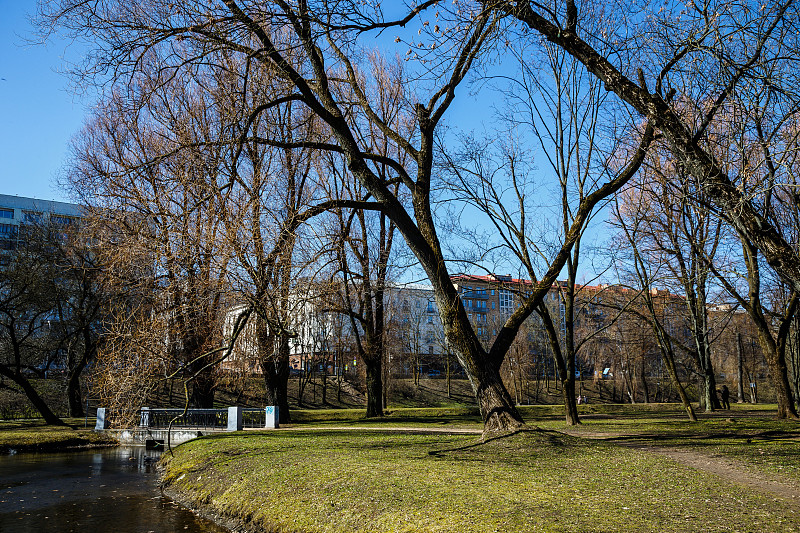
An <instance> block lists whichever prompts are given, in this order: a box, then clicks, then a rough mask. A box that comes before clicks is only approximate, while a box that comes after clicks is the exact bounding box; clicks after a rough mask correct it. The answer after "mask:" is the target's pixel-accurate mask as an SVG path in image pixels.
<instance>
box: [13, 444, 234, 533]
mask: <svg viewBox="0 0 800 533" xmlns="http://www.w3.org/2000/svg"><path fill="white" fill-rule="evenodd" d="M159 456H160V452H157V451H152V450H145V449H144V447H123V448H107V449H102V450H92V451H81V452H70V453H61V454H19V455H9V456H0V532H2V533H29V532H30V533H44V532H47V533H51V532H52V533H61V532H70V531H73V532H81V533H84V532H85V533H103V532H107V531H108V532H111V531H113V532H119V533H139V532H141V533H149V532H152V533H162V532H164V533H166V532H169V533H172V532H175V531H186V532H190V533H197V532H209V533H222V532H224V531H226V530H225V529H223V528H220V527H218V526H216V525H215V524H213V523H211V522H209V521H207V520H205V519H203V518H200V517H198V516H196V515H195V514H193V513H192V512H191V511H189V510H186V509H184V508H182V507H180V506H178V505H177V504H175V503H174V502H172V501H171V500H170V499H169V498H165V497H163V496H162V495H161V493H160V491H159V488H158V474H157V472H156V467H155V464H156V462H157V461H158V459H159Z"/></svg>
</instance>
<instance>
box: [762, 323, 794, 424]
mask: <svg viewBox="0 0 800 533" xmlns="http://www.w3.org/2000/svg"><path fill="white" fill-rule="evenodd" d="M758 333H759V334H758V340H759V342H760V344H761V349H762V350H763V352H764V356H765V359H766V360H767V364H768V365H769V375H770V379H771V380H772V385H773V387H775V397H776V400H777V402H778V412H777V417H778V418H781V419H786V418H797V417H798V416H797V409H795V406H794V401H792V388H791V385H790V384H789V369H788V368H787V365H786V345H785V343H781V345H779V344H777V343H776V342H775V341H774V339H773V338H772V335H771V334H770V333H769V332H767V331H765V330H763V329H762V328H759V330H758Z"/></svg>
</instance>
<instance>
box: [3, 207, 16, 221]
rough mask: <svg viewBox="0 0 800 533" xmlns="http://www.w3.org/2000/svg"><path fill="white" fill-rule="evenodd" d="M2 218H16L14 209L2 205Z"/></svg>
mask: <svg viewBox="0 0 800 533" xmlns="http://www.w3.org/2000/svg"><path fill="white" fill-rule="evenodd" d="M0 218H12V219H13V218H14V210H13V209H6V208H5V207H0Z"/></svg>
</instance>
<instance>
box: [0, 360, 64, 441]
mask: <svg viewBox="0 0 800 533" xmlns="http://www.w3.org/2000/svg"><path fill="white" fill-rule="evenodd" d="M0 374H2V375H3V376H6V377H7V378H9V379H10V380H11V381H13V382H14V383H16V384H17V385H19V386H20V388H22V392H24V393H25V396H27V397H28V400H29V401H30V402H31V403H32V404H33V407H34V408H36V410H37V411H39V414H41V415H42V418H44V421H45V423H46V424H50V425H53V426H63V425H65V424H64V422H63V421H62V420H61V419H60V418H58V417H57V416H56V415H55V413H53V411H52V410H51V409H50V407H48V406H47V404H46V403H45V401H44V400H43V399H42V397H41V396H39V393H38V392H36V389H34V388H33V385H31V383H30V381H28V380H27V379H25V378H24V377H23V376H21V375H19V374H17V373H15V372H12V371H11V370H10V369H8V368H7V367H5V366H3V365H0Z"/></svg>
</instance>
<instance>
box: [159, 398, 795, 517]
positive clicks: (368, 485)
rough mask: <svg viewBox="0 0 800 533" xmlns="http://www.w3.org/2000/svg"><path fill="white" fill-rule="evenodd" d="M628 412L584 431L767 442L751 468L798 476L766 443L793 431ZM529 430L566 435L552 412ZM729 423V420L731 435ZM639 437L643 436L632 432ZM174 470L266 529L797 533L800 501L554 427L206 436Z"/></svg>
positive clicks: (180, 483) (191, 500)
mask: <svg viewBox="0 0 800 533" xmlns="http://www.w3.org/2000/svg"><path fill="white" fill-rule="evenodd" d="M446 411H448V410H446ZM427 413H428V412H427V410H419V412H416V413H415V414H414V415H413V416H411V417H410V418H412V419H413V421H409V425H414V426H422V425H425V419H426V418H427V416H426V415H427ZM405 414H408V413H405ZM439 414H444V415H445V416H450V417H451V418H452V419H455V420H460V421H461V422H462V423H463V425H464V426H470V427H471V426H473V425H474V424H475V422H474V420H473V419H472V416H471V415H470V414H469V413H466V417H465V418H464V417H460V416H459V412H457V411H454V412H452V413H451V412H449V411H448V412H447V413H439ZM587 414H588V413H587ZM620 415H621V416H619V417H615V418H613V419H605V420H587V423H586V424H585V426H584V427H581V428H580V429H579V431H582V432H586V433H587V435H588V434H590V433H591V434H592V436H593V437H597V436H598V435H600V434H601V433H605V434H607V435H611V438H612V439H616V440H620V439H622V438H623V436H624V435H626V434H627V435H628V436H629V438H630V439H634V438H636V439H638V441H637V443H646V442H647V443H650V444H653V443H656V444H658V443H661V442H662V441H663V440H664V439H665V438H667V437H669V436H672V437H673V438H672V439H671V440H669V439H667V442H664V443H665V444H670V445H675V446H678V447H681V446H687V447H691V448H692V449H698V446H697V441H698V440H703V438H705V439H706V442H707V443H710V442H712V441H713V440H714V439H723V440H724V439H728V440H727V442H724V443H721V444H717V443H715V444H714V446H719V448H713V450H717V449H722V448H724V447H725V446H731V447H735V441H736V439H738V441H740V442H742V443H745V444H740V445H739V446H740V447H744V446H745V445H746V438H750V439H751V444H753V443H757V444H755V445H753V447H752V449H754V450H755V449H756V448H755V446H760V447H761V449H762V450H764V453H758V452H755V454H752V453H749V452H748V453H746V454H744V455H741V458H742V460H744V461H748V462H749V461H751V460H752V463H749V464H752V465H753V468H754V469H755V470H756V471H759V469H760V468H762V467H763V466H764V465H763V464H760V463H758V461H756V459H757V457H764V456H765V455H766V456H770V455H771V452H770V450H774V452H775V456H778V457H781V461H782V463H783V465H784V469H783V470H786V466H789V465H791V466H792V467H793V468H794V470H793V472H795V473H797V472H800V470H797V467H798V466H799V465H800V457H799V456H798V452H797V451H796V450H795V451H794V452H791V450H790V448H789V447H788V446H786V447H785V446H784V445H783V443H782V441H778V440H773V441H766V440H764V441H763V442H761V441H759V440H758V439H761V438H762V437H763V436H764V435H765V434H767V433H769V432H774V431H782V432H783V435H784V436H785V437H786V438H787V439H788V438H789V437H788V435H795V436H798V435H797V434H796V432H797V431H798V430H800V428H799V427H798V425H797V424H796V423H794V425H793V426H792V425H791V424H792V423H783V422H779V421H774V420H767V419H757V420H753V421H742V422H738V421H736V420H735V421H734V422H728V421H727V420H726V419H718V420H707V421H704V422H701V423H700V424H689V423H688V422H683V421H681V420H679V419H676V418H675V417H674V413H673V412H671V411H670V410H669V409H667V410H663V411H657V412H655V413H653V412H647V411H645V410H636V411H635V410H629V411H628V412H626V413H621V414H620ZM393 416H394V417H395V418H396V419H395V420H392V418H393ZM332 418H336V417H335V416H332ZM338 418H339V420H338V421H336V422H338V423H346V424H347V425H356V424H358V423H360V424H364V421H363V420H362V421H360V422H359V421H356V420H351V421H349V422H348V421H347V420H346V418H347V417H346V416H345V415H344V413H340V414H339V417H338ZM402 418H403V417H402V416H400V414H393V415H390V416H389V417H387V418H384V419H382V420H381V421H379V422H376V423H374V424H373V423H372V422H370V423H367V424H365V427H370V426H372V427H373V429H375V428H377V427H378V426H380V425H381V424H383V425H384V426H392V425H394V424H396V425H397V426H401V425H403V424H404V422H403V420H402ZM529 419H530V417H529ZM634 421H638V422H634ZM333 422H334V420H327V421H317V422H315V423H318V424H322V425H328V426H330V425H332V424H333ZM412 422H413V423H412ZM531 422H533V423H537V424H540V425H543V426H550V427H559V424H560V428H561V429H564V428H563V423H560V422H558V421H556V420H555V419H554V418H552V417H551V416H549V415H546V416H545V417H544V418H543V419H542V420H531ZM725 424H728V426H731V424H732V426H731V427H727V429H728V430H729V431H728V432H726V431H724V430H723V428H724V427H726V426H724V425H725ZM783 424H787V425H786V427H783ZM636 427H640V428H641V429H642V431H640V432H638V433H637V432H636V431H632V430H633V429H634V428H636ZM781 428H783V429H781ZM765 432H766V433H765ZM634 433H636V434H635V435H634ZM771 434H773V435H775V433H771ZM701 435H702V437H700V436H701ZM747 435H750V437H746V436H747ZM758 435H761V436H762V437H759V436H758ZM692 439H694V441H693V440H692ZM714 442H716V441H714ZM775 444H777V446H776V447H774V448H773V447H772V446H773V445H775ZM794 444H795V447H797V443H796V442H795V443H794ZM708 449H709V450H711V449H712V448H708ZM714 453H716V452H714ZM165 466H166V471H165V478H164V480H165V485H166V487H167V489H168V491H169V492H171V493H173V494H177V495H178V496H179V499H182V500H183V501H184V502H186V503H188V504H190V505H192V506H194V507H204V506H205V507H206V508H207V509H208V510H209V511H211V512H213V513H217V514H221V515H224V516H228V517H238V518H240V519H242V520H243V521H245V522H247V523H248V524H249V527H250V528H251V529H253V530H255V531H258V530H264V531H277V532H282V531H292V532H295V531H308V532H317V531H325V532H339V531H342V532H344V531H347V532H350V531H431V532H434V531H436V532H438V531H448V532H474V531H504V532H514V531H520V532H521V531H565V532H570V531H574V532H601V531H602V532H611V531H625V532H645V531H647V532H649V531H675V532H678V531H680V532H684V531H752V532H756V531H764V532H776V531H800V508H798V507H797V504H796V503H795V504H792V503H789V502H785V501H783V500H780V499H775V498H774V497H773V496H771V495H765V493H763V492H759V491H757V490H753V489H752V488H750V487H748V486H747V485H742V484H738V483H732V482H730V481H724V480H723V479H721V478H719V477H716V476H714V475H710V474H708V473H707V472H703V471H699V470H696V469H693V468H689V467H686V466H683V465H682V464H680V463H678V462H675V461H673V460H671V459H669V458H667V457H664V456H662V455H659V454H654V453H650V452H648V451H642V450H639V449H636V448H635V447H629V446H618V445H617V444H615V442H606V441H603V440H597V439H589V438H582V437H579V436H568V435H564V434H561V433H557V432H555V431H552V430H543V431H529V432H523V433H519V434H516V435H512V436H509V437H505V438H499V439H496V440H491V441H489V442H486V443H479V442H478V441H477V438H476V436H474V435H452V434H435V435H433V434H412V433H397V432H381V431H358V430H357V429H350V430H335V429H331V428H327V429H324V428H319V429H313V428H309V427H308V425H306V428H305V429H304V430H298V431H293V430H283V431H273V432H245V433H240V434H236V435H223V436H214V437H208V438H202V439H198V440H196V441H192V442H189V443H186V444H183V445H181V446H179V447H177V448H176V450H175V456H174V457H173V458H169V457H167V458H165ZM766 468H767V469H769V468H771V467H766ZM795 479H797V480H798V481H800V476H797V477H796V478H795Z"/></svg>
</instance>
